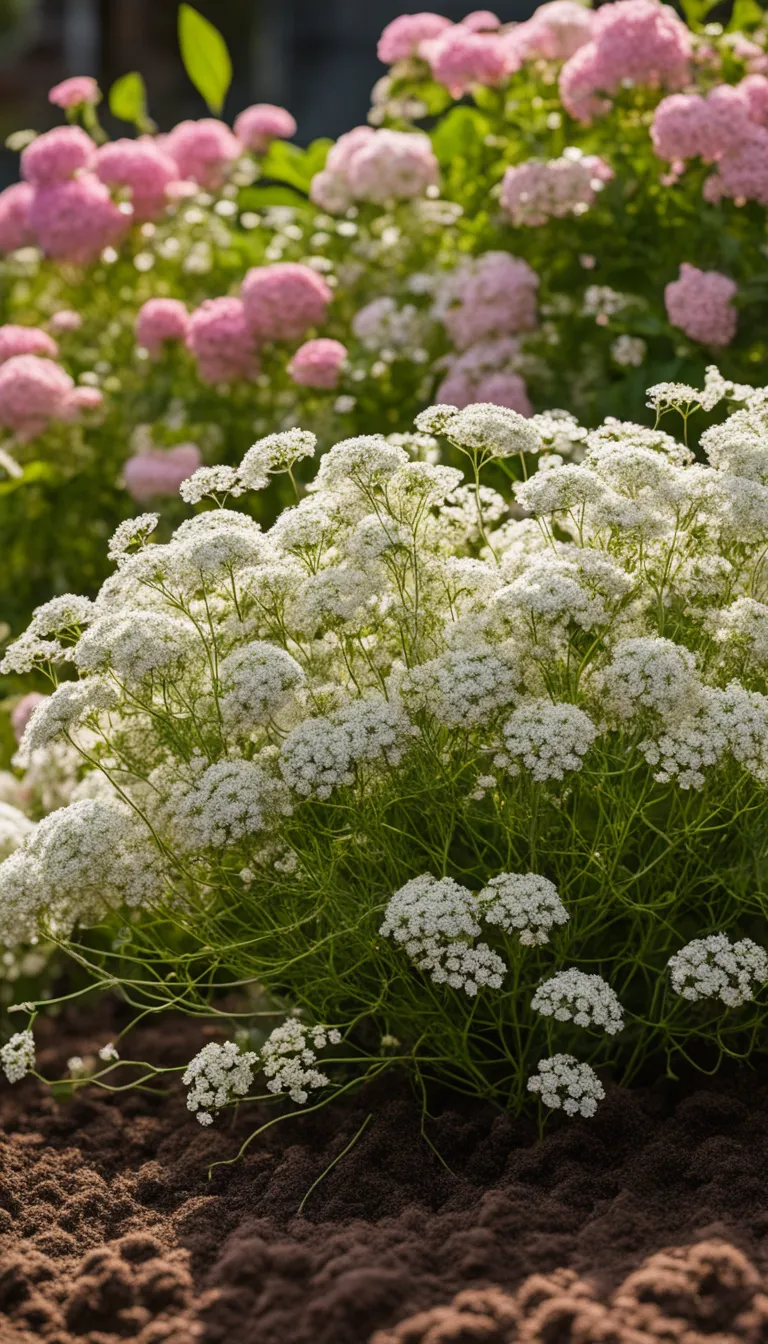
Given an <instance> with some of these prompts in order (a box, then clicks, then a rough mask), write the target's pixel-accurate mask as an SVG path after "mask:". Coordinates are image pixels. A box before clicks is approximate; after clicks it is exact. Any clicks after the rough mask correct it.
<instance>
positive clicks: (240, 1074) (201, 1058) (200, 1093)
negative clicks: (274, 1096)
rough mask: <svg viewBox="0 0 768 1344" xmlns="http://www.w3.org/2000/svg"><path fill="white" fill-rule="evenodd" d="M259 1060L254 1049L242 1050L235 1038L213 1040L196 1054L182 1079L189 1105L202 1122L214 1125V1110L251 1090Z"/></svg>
mask: <svg viewBox="0 0 768 1344" xmlns="http://www.w3.org/2000/svg"><path fill="white" fill-rule="evenodd" d="M258 1060H259V1056H258V1055H257V1054H256V1053H255V1052H254V1051H253V1050H245V1051H241V1050H240V1048H239V1047H238V1046H237V1045H236V1044H235V1042H234V1041H225V1042H224V1044H223V1045H220V1044H219V1043H218V1042H217V1041H211V1042H210V1043H209V1044H208V1045H204V1046H203V1048H202V1050H200V1051H199V1052H198V1053H197V1054H196V1055H195V1057H194V1059H193V1060H191V1062H190V1063H189V1064H188V1065H187V1068H186V1069H185V1071H184V1073H183V1075H182V1079H181V1081H182V1083H183V1084H184V1086H185V1087H187V1088H189V1091H188V1093H187V1109H188V1110H190V1111H192V1112H193V1113H194V1115H196V1117H197V1119H198V1121H199V1122H200V1124H201V1125H212V1124H213V1119H214V1117H213V1114H212V1112H213V1111H220V1110H221V1109H222V1107H224V1106H227V1105H229V1103H230V1102H231V1101H233V1100H234V1099H235V1098H236V1097H244V1096H246V1095H247V1094H248V1092H249V1091H250V1088H251V1084H252V1083H253V1077H254V1072H255V1069H256V1067H257V1065H258Z"/></svg>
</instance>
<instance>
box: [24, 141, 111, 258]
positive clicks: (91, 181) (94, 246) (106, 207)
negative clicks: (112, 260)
mask: <svg viewBox="0 0 768 1344" xmlns="http://www.w3.org/2000/svg"><path fill="white" fill-rule="evenodd" d="M72 129H75V128H74V127H73V128H72ZM29 222H30V225H31V227H32V230H33V231H34V234H35V237H36V238H37V241H38V243H39V244H40V246H41V247H42V249H43V251H44V252H46V253H47V254H48V256H49V257H55V258H56V260H57V261H70V262H73V263H74V264H76V265H80V266H85V265H87V264H88V263H89V262H91V261H93V260H94V259H95V258H96V257H98V255H99V253H100V252H102V251H103V249H104V248H105V247H107V246H109V244H110V243H115V242H117V240H118V238H120V237H121V235H122V234H123V233H124V232H125V230H126V229H127V228H128V227H129V225H130V216H129V215H126V214H124V213H123V212H122V211H121V210H120V209H119V208H118V207H117V206H116V205H115V202H114V201H113V200H112V197H111V196H110V194H109V191H108V189H107V187H105V186H104V183H103V182H100V181H99V179H98V178H97V177H93V176H92V175H91V174H90V173H83V174H81V175H80V177H76V178H73V179H72V181H70V182H57V183H56V185H55V186H52V187H43V188H41V189H39V190H38V191H36V192H35V194H34V197H33V200H32V203H31V205H30V208H29Z"/></svg>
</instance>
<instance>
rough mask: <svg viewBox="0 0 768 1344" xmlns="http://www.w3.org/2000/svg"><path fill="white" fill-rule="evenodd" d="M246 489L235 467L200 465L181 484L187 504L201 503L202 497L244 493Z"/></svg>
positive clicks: (182, 493)
mask: <svg viewBox="0 0 768 1344" xmlns="http://www.w3.org/2000/svg"><path fill="white" fill-rule="evenodd" d="M244 490H245V486H244V485H243V483H242V481H241V479H240V475H239V473H238V471H237V470H236V468H235V467H227V466H223V465H222V466H215V467H198V469H197V471H193V473H192V475H191V476H188V477H187V479H186V480H185V481H182V482H181V485H180V486H179V494H180V495H181V498H182V499H183V500H184V501H185V503H187V504H199V503H200V501H201V499H218V497H219V495H232V496H236V495H242V494H243V491H244Z"/></svg>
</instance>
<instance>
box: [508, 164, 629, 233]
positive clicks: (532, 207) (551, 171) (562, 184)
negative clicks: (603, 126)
mask: <svg viewBox="0 0 768 1344" xmlns="http://www.w3.org/2000/svg"><path fill="white" fill-rule="evenodd" d="M612 177H613V170H612V169H611V168H610V167H609V166H608V164H607V163H605V162H604V161H603V160H602V159H600V158H598V157H597V156H596V155H594V154H584V155H581V156H577V154H576V153H573V154H572V155H571V156H568V157H566V156H565V155H564V156H563V157H562V158H560V159H545V160H537V159H530V160H529V161H528V162H527V163H520V164H517V165H516V166H515V167H512V168H508V169H507V171H506V173H505V174H504V180H503V182H502V186H501V206H502V209H503V210H504V211H505V212H506V214H508V215H509V218H510V219H511V221H512V223H513V224H515V225H518V226H521V225H531V226H535V225H540V224H545V223H546V221H547V220H548V219H550V218H556V219H562V218H563V217H564V216H565V215H570V214H582V213H583V212H584V211H585V210H586V209H588V207H589V206H590V205H592V204H593V203H594V200H595V197H596V195H597V193H598V192H599V191H601V190H602V188H603V186H604V184H605V183H606V182H609V181H610V180H611V178H612Z"/></svg>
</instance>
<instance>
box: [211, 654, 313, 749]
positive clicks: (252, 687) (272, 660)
mask: <svg viewBox="0 0 768 1344" xmlns="http://www.w3.org/2000/svg"><path fill="white" fill-rule="evenodd" d="M304 680H305V675H304V671H303V669H302V668H301V667H300V665H299V664H298V663H297V662H296V659H295V658H293V657H292V656H291V654H290V653H287V652H286V651H285V649H280V648H276V647H275V645H274V644H268V643H266V641H264V640H253V641H252V642H251V643H249V644H244V645H242V647H241V648H239V649H234V650H233V652H232V653H229V654H227V656H226V658H223V659H222V661H221V663H220V664H219V681H220V684H221V690H222V694H221V697H220V706H221V714H222V717H223V719H224V722H225V723H226V725H227V727H228V728H229V729H230V730H231V731H232V732H234V733H236V734H237V735H238V736H240V735H243V734H245V735H247V734H248V733H250V732H252V731H253V729H254V728H256V727H257V726H260V725H263V724H265V723H266V722H268V721H269V719H271V718H272V717H273V716H274V715H275V714H277V713H278V712H279V710H280V709H282V707H283V706H284V705H285V703H286V701H287V700H288V699H289V698H290V696H291V694H292V692H293V691H295V690H296V689H297V688H298V687H299V686H301V685H302V684H303V682H304Z"/></svg>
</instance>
